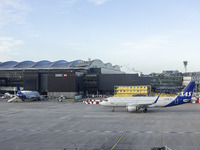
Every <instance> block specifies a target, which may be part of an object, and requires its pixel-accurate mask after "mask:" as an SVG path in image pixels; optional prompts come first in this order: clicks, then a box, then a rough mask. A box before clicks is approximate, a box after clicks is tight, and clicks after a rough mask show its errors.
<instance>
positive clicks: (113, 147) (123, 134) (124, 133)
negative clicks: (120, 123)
mask: <svg viewBox="0 0 200 150" xmlns="http://www.w3.org/2000/svg"><path fill="white" fill-rule="evenodd" d="M125 134H126V131H125V132H124V133H123V134H122V136H121V137H120V138H119V140H118V141H117V142H116V143H115V145H114V146H113V147H112V148H111V150H113V149H114V148H115V146H116V145H117V144H118V143H119V142H120V141H121V139H122V138H123V137H124V136H125Z"/></svg>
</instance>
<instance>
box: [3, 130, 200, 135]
mask: <svg viewBox="0 0 200 150" xmlns="http://www.w3.org/2000/svg"><path fill="white" fill-rule="evenodd" d="M0 132H55V133H59V132H61V133H62V132H65V133H123V134H124V133H125V132H124V131H108V130H107V131H101V130H59V129H55V130H51V129H49V130H48V129H46V130H45V129H41V130H40V129H0ZM126 133H136V134H200V131H191V132H189V131H186V132H181V131H179V132H176V131H126Z"/></svg>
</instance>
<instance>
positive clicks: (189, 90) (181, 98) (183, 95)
mask: <svg viewBox="0 0 200 150" xmlns="http://www.w3.org/2000/svg"><path fill="white" fill-rule="evenodd" d="M194 86H195V82H194V81H191V82H190V83H189V84H188V85H187V86H186V87H185V88H184V89H183V90H182V91H181V92H180V93H179V95H178V96H177V97H176V98H175V100H174V101H172V102H171V103H170V104H168V105H167V106H166V107H169V106H175V105H180V104H185V103H189V102H191V99H192V94H193V90H194Z"/></svg>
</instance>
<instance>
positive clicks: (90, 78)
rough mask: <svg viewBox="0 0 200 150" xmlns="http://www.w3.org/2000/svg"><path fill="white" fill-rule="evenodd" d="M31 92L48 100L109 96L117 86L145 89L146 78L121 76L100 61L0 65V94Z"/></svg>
mask: <svg viewBox="0 0 200 150" xmlns="http://www.w3.org/2000/svg"><path fill="white" fill-rule="evenodd" d="M17 84H19V86H20V87H21V88H22V89H24V90H34V91H38V92H40V93H41V94H47V95H48V96H51V97H57V96H60V95H64V96H66V97H69V98H73V97H74V96H75V95H79V94H113V92H114V86H116V85H117V86H118V85H147V84H148V85H149V84H150V80H149V78H146V77H145V78H143V77H139V76H138V74H125V73H124V72H122V71H121V69H120V67H119V66H118V65H115V66H113V65H112V64H111V63H103V62H102V61H101V60H98V59H95V60H92V61H90V60H89V61H83V60H75V61H70V62H68V61H65V60H59V61H55V62H50V61H47V60H43V61H39V62H33V61H23V62H16V61H8V62H2V63H0V92H1V93H5V92H13V91H16V85H17Z"/></svg>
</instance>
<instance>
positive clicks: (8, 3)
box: [0, 0, 31, 26]
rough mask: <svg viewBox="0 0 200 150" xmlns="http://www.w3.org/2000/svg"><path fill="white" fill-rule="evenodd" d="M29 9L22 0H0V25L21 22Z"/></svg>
mask: <svg viewBox="0 0 200 150" xmlns="http://www.w3.org/2000/svg"><path fill="white" fill-rule="evenodd" d="M30 11H31V8H30V6H28V5H27V4H26V3H25V2H24V1H23V0H0V14H1V15H0V26H3V25H6V24H8V23H17V24H23V23H25V22H26V21H25V20H26V16H27V13H28V12H30Z"/></svg>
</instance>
